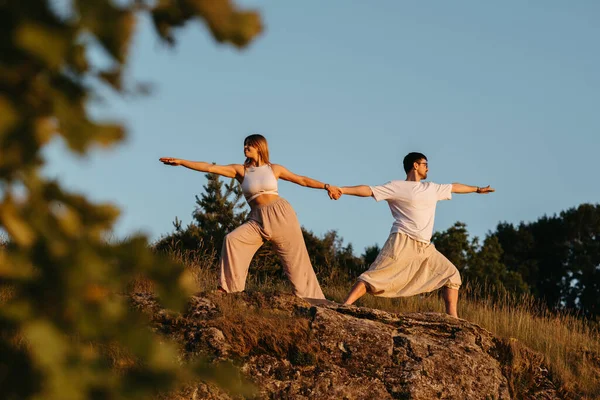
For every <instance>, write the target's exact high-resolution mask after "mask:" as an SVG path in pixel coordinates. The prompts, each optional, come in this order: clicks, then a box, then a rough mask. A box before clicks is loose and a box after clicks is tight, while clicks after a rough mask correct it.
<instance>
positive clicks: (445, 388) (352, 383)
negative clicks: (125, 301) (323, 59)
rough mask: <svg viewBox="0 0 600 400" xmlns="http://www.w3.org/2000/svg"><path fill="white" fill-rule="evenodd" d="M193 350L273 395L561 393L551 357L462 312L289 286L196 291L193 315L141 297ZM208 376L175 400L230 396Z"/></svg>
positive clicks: (167, 330) (160, 325)
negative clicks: (286, 290) (305, 292)
mask: <svg viewBox="0 0 600 400" xmlns="http://www.w3.org/2000/svg"><path fill="white" fill-rule="evenodd" d="M132 299H133V303H134V304H135V306H136V307H138V308H140V309H141V310H143V311H144V312H145V313H147V314H148V315H149V317H150V318H151V320H152V323H153V326H154V328H155V329H156V330H158V331H160V332H161V333H163V334H166V335H168V336H170V337H172V338H174V339H175V340H177V341H179V342H180V343H181V344H182V345H183V346H182V347H183V348H184V349H185V353H186V355H187V356H189V357H191V358H193V357H196V356H203V357H208V358H209V359H210V360H211V361H212V362H215V363H218V362H219V361H223V360H231V361H233V363H234V364H235V365H237V366H239V369H240V370H241V371H242V373H243V375H244V376H245V377H246V378H247V379H248V380H249V381H251V382H253V383H254V385H255V386H256V388H257V393H256V395H255V397H257V398H264V399H427V400H429V399H558V398H565V395H564V394H561V393H560V392H559V390H558V389H557V387H556V386H557V385H556V384H555V383H554V382H553V381H552V376H551V374H550V373H549V372H548V368H546V366H545V365H544V362H543V359H542V357H541V356H540V355H539V354H537V353H534V352H532V351H530V350H528V349H526V348H524V347H522V346H520V345H519V344H518V343H517V342H516V341H514V340H513V341H510V340H509V341H507V340H502V339H499V338H496V337H494V336H493V335H492V334H491V333H490V332H488V331H487V330H485V329H483V328H481V327H479V326H477V325H475V324H472V323H469V322H468V321H465V320H461V319H453V318H450V317H448V316H446V315H442V314H436V313H412V314H401V313H400V314H394V313H389V312H384V311H379V310H373V309H367V308H359V307H355V306H349V307H347V306H340V305H324V306H316V307H315V306H311V305H310V304H308V303H306V302H305V301H303V300H302V299H299V298H297V297H294V296H292V295H287V294H281V293H271V294H269V293H242V294H236V295H222V294H219V293H216V292H210V293H204V294H199V295H197V296H194V297H192V299H191V301H190V303H189V307H188V310H187V312H186V313H185V314H183V315H179V314H178V315H173V314H171V313H168V312H166V311H165V310H162V309H161V308H160V307H159V306H158V304H157V303H156V302H155V300H154V299H153V298H152V297H150V296H148V295H141V294H138V295H133V296H132ZM230 398H235V395H233V394H230V393H229V392H227V391H225V390H223V389H220V388H218V387H216V386H214V385H210V384H206V383H201V384H198V385H193V387H189V388H188V389H186V390H184V391H182V392H180V393H178V394H176V395H173V397H172V399H190V400H191V399H230Z"/></svg>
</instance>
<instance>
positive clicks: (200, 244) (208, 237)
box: [154, 173, 248, 257]
mask: <svg viewBox="0 0 600 400" xmlns="http://www.w3.org/2000/svg"><path fill="white" fill-rule="evenodd" d="M205 176H206V178H207V180H208V183H207V184H206V185H204V186H203V188H204V193H202V194H201V195H200V197H198V196H196V208H195V209H194V211H193V212H192V216H193V218H194V221H193V222H192V223H191V224H189V225H188V226H187V227H186V228H185V229H183V228H182V227H181V221H179V220H178V219H177V218H176V219H175V222H174V223H173V225H174V226H175V232H173V233H172V234H170V235H167V236H165V237H163V238H161V239H160V240H159V241H158V242H157V243H156V244H155V246H154V247H155V248H156V249H157V250H161V251H172V250H181V251H188V252H189V251H195V250H201V251H202V252H203V253H205V254H213V255H215V257H217V256H218V255H219V254H220V252H221V247H222V245H223V240H224V238H225V235H227V234H228V233H229V232H231V231H233V230H234V229H235V228H237V227H238V226H240V225H241V224H242V223H243V222H244V221H245V220H246V217H247V216H248V212H247V211H246V210H245V207H246V203H245V201H244V200H242V196H243V194H242V189H241V187H240V185H239V184H238V182H237V181H236V180H235V179H231V180H230V181H229V183H225V184H224V182H223V181H222V180H221V179H220V177H219V175H217V174H211V173H208V174H206V175H205Z"/></svg>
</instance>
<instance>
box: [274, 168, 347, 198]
mask: <svg viewBox="0 0 600 400" xmlns="http://www.w3.org/2000/svg"><path fill="white" fill-rule="evenodd" d="M272 167H273V172H274V173H275V177H276V178H281V179H283V180H284V181H288V182H292V183H295V184H297V185H300V186H305V187H310V188H314V189H325V190H327V193H328V194H329V198H331V199H336V200H337V199H338V198H339V197H340V196H341V195H342V191H341V189H340V188H339V187H337V186H333V185H330V184H328V183H323V182H321V181H318V180H316V179H313V178H309V177H308V176H302V175H296V174H294V173H293V172H291V171H290V170H288V169H287V168H285V167H284V166H283V165H278V164H272Z"/></svg>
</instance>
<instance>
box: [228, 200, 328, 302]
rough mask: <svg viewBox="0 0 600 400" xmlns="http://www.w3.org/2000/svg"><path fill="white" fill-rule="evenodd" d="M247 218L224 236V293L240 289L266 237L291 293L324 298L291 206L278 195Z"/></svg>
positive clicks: (244, 283) (305, 296) (242, 287)
mask: <svg viewBox="0 0 600 400" xmlns="http://www.w3.org/2000/svg"><path fill="white" fill-rule="evenodd" d="M248 219H249V220H248V221H247V222H245V223H244V224H243V225H241V226H240V227H238V228H237V229H235V230H234V231H232V232H230V233H229V234H228V235H227V236H225V241H224V242H223V249H222V250H221V261H220V266H221V275H220V277H219V285H220V286H221V287H222V288H223V289H224V290H225V291H226V292H241V291H243V290H244V287H245V286H246V277H247V276H248V268H249V267H250V261H252V257H253V256H254V254H255V253H256V251H257V250H258V249H259V247H260V246H261V245H262V244H263V243H264V241H265V240H269V241H270V242H271V243H272V244H273V248H274V249H275V251H276V252H277V254H278V255H279V257H280V258H281V262H282V264H283V268H284V270H285V274H286V275H287V277H288V279H289V280H290V282H291V283H292V286H293V288H294V294H295V295H296V296H299V297H302V298H306V299H317V300H322V299H325V296H324V295H323V292H322V291H321V287H320V286H319V281H318V280H317V276H316V275H315V271H314V270H313V267H312V264H311V263H310V258H309V257H308V251H307V250H306V244H305V243H304V237H303V236H302V230H301V229H300V223H299V222H298V217H297V216H296V212H295V211H294V209H293V208H292V206H291V205H290V204H289V203H288V202H287V201H286V200H285V199H283V198H279V199H277V200H275V201H274V202H272V203H269V204H266V205H264V206H259V207H256V208H254V209H253V210H252V211H251V212H250V216H249V218H248Z"/></svg>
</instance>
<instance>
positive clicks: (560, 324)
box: [0, 251, 600, 399]
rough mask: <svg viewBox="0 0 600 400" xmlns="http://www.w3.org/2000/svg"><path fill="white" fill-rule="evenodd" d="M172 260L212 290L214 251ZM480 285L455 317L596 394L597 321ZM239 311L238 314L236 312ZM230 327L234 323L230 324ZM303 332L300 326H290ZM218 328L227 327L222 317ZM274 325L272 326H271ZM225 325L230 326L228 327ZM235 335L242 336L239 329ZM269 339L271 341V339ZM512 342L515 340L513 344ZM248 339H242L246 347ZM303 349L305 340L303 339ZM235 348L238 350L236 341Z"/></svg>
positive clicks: (269, 281) (338, 288)
mask: <svg viewBox="0 0 600 400" xmlns="http://www.w3.org/2000/svg"><path fill="white" fill-rule="evenodd" d="M170 256H171V257H173V258H174V259H175V260H177V261H179V262H181V263H183V264H184V265H185V266H186V268H187V269H188V270H189V271H190V272H191V273H192V275H193V276H194V279H195V282H196V285H197V289H198V291H207V290H214V289H215V288H216V287H217V273H216V272H215V271H216V270H217V266H216V265H215V262H214V259H215V257H214V254H204V253H202V252H200V251H198V252H194V253H184V252H173V253H171V254H170ZM351 286H352V282H351V281H349V280H344V279H340V278H337V280H334V279H327V280H325V281H323V282H322V287H323V291H324V292H325V295H326V297H327V298H328V299H331V300H334V301H337V302H341V301H342V300H343V299H344V297H345V296H346V294H347V292H348V291H349V289H350V287H351ZM246 288H247V289H248V290H258V291H273V290H278V291H282V292H291V288H290V285H289V283H288V282H287V281H285V280H284V279H283V280H282V279H273V278H271V277H266V278H261V279H259V278H257V277H256V276H255V274H252V271H251V273H250V274H249V277H248V281H247V284H246ZM152 289H153V288H152V283H151V282H150V281H148V280H147V279H144V278H143V277H140V278H138V279H136V280H134V281H133V282H131V284H130V287H129V290H130V291H132V292H145V293H148V292H151V291H152ZM489 292H490V291H489V290H487V289H486V288H468V287H466V288H463V289H461V297H460V300H459V307H458V313H459V316H460V317H461V318H463V319H465V320H468V321H470V322H472V323H475V324H478V325H479V326H481V327H483V328H485V329H487V330H489V331H490V332H492V333H494V334H495V335H496V336H498V337H500V338H505V339H508V340H509V341H511V339H516V341H518V342H520V343H522V344H523V345H524V346H526V347H528V348H530V349H532V350H535V351H537V352H539V353H541V354H542V355H543V358H544V360H545V362H546V363H547V365H549V367H550V370H551V372H552V374H553V376H554V377H556V378H557V379H558V381H559V382H561V384H562V385H563V387H564V388H565V389H566V390H567V391H569V392H571V393H576V394H577V396H578V397H577V398H582V399H595V398H600V333H599V332H598V328H597V325H594V324H592V323H591V322H589V321H587V320H585V319H584V318H581V317H580V316H577V315H573V314H569V313H566V312H551V311H549V310H548V309H546V308H544V307H542V306H541V305H540V304H539V303H538V302H537V301H536V300H535V299H533V298H532V297H527V296H526V297H520V298H517V297H515V296H511V295H510V294H509V293H506V294H505V295H504V296H501V297H498V296H496V297H493V296H490V295H489V294H488V293H489ZM13 294H14V290H13V288H12V287H10V286H7V285H4V286H0V305H1V304H2V303H5V302H7V301H9V300H10V298H11V297H12V296H13ZM356 305H358V306H364V307H370V308H376V309H381V310H386V311H390V312H439V313H442V312H444V305H443V301H442V300H441V298H440V296H439V294H438V293H430V294H426V295H419V296H413V297H409V298H396V299H389V298H379V297H373V296H370V295H366V296H363V297H362V298H361V299H360V300H358V302H357V303H356ZM231 312H232V315H237V316H238V317H240V318H242V317H243V318H256V321H257V322H256V326H257V327H258V328H260V329H261V330H262V331H263V332H269V331H270V330H278V329H276V326H279V325H282V324H283V325H286V324H287V325H289V324H292V325H293V323H292V322H290V321H287V320H286V319H285V318H281V316H278V315H275V314H274V315H270V316H268V317H269V318H265V319H264V320H260V318H259V316H258V315H242V314H239V313H237V314H236V312H235V307H233V308H232V311H231ZM238 314H239V315H238ZM231 326H234V325H231ZM290 326H291V325H290ZM291 327H292V328H293V329H297V330H300V331H303V330H304V329H305V328H306V327H304V326H300V325H298V326H291ZM223 328H224V329H225V330H227V327H226V326H225V321H223ZM273 328H275V329H273ZM231 329H234V328H233V327H232V328H231ZM236 334H239V335H242V334H243V333H242V332H238V333H236ZM266 339H269V340H266V341H265V343H270V346H273V347H276V346H281V344H277V341H276V340H275V338H266ZM271 339H272V340H271ZM516 341H515V342H516ZM247 344H248V343H246V345H247ZM304 346H307V349H305V350H306V351H307V352H309V350H310V349H308V346H309V344H308V343H303V346H301V347H304ZM289 348H291V343H288V344H287V345H286V346H283V347H281V348H280V351H281V352H282V354H283V353H285V352H289ZM102 350H105V353H106V354H107V355H108V358H109V359H111V360H112V361H113V365H114V367H115V368H117V369H120V368H127V367H129V366H130V365H131V363H132V359H131V357H130V356H129V355H128V354H125V353H123V352H122V351H121V349H118V348H112V347H110V348H106V349H102ZM237 350H238V351H239V352H243V351H244V345H243V344H240V348H239V349H237Z"/></svg>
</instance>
